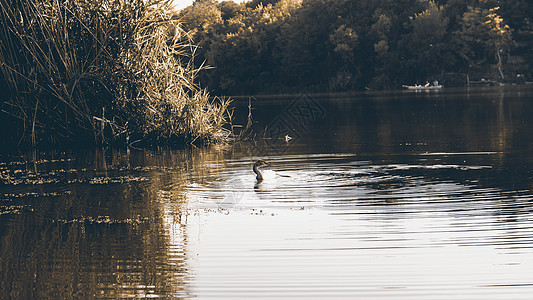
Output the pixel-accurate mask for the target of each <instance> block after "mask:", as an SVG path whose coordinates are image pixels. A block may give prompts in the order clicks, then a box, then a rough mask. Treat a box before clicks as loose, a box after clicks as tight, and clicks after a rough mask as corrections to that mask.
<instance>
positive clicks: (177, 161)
mask: <svg viewBox="0 0 533 300" xmlns="http://www.w3.org/2000/svg"><path fill="white" fill-rule="evenodd" d="M532 92H533V91H531V90H527V89H510V90H505V89H489V90H487V89H476V90H473V91H470V92H469V93H466V92H465V91H454V90H451V91H449V92H442V93H417V94H413V93H393V94H361V95H356V96H347V95H345V96H342V97H341V96H339V95H334V96H328V97H325V96H324V97H318V96H317V97H316V98H315V99H314V101H316V102H313V103H315V104H316V105H320V106H321V107H322V108H323V111H324V112H325V113H324V116H323V118H322V119H317V120H313V122H314V123H313V122H309V123H308V124H307V125H306V127H305V128H304V127H300V129H293V130H292V131H291V132H292V133H291V134H293V135H294V134H298V138H295V139H294V140H292V141H289V142H287V141H283V142H280V143H272V141H268V140H267V141H265V140H262V139H261V138H258V137H261V136H265V135H264V134H263V131H265V132H266V131H267V130H268V129H265V128H268V126H267V125H269V124H270V121H269V120H272V119H275V118H276V116H280V115H281V116H283V114H284V111H283V109H285V107H286V103H287V101H289V102H290V101H291V99H290V97H289V98H284V99H285V101H281V100H283V99H278V98H276V99H273V100H272V101H270V102H268V103H267V102H266V101H265V100H263V102H261V103H259V104H258V105H257V106H256V109H255V111H256V113H257V114H258V115H257V117H255V119H256V122H257V123H256V124H255V125H254V126H255V127H254V130H255V132H256V133H257V134H256V140H255V141H254V142H241V143H236V144H234V145H231V146H227V147H214V148H210V149H189V150H134V149H131V150H112V149H107V150H96V151H86V152H79V151H78V152H61V153H54V152H47V153H30V154H28V155H20V156H10V157H5V158H3V160H2V162H0V251H1V258H0V273H1V275H0V276H1V277H2V281H1V285H0V295H1V296H2V298H53V299H64V298H67V299H68V298H127V297H163V298H173V299H176V298H178V299H179V298H192V297H200V298H217V299H219V298H231V299H233V298H235V297H243V298H250V297H284V298H286V297H299V298H310V297H313V298H332V297H344V298H350V299H353V298H362V299H365V298H370V297H371V298H384V299H390V298H399V299H453V298H455V299H529V297H530V295H531V292H532V291H533V280H532V279H531V276H530V274H531V271H530V270H531V269H532V267H533V259H532V257H533V256H532V254H533V232H532V231H531V228H532V227H533V208H532V207H533V192H532V185H531V182H532V178H533V176H532V174H533V173H532V168H531V164H532V162H533V155H532V154H530V151H529V150H530V147H531V145H532V142H533V141H532V140H531V137H530V134H529V133H530V130H531V129H533V120H532V119H531V118H529V113H531V112H533V103H529V98H530V96H531V95H532ZM260 100H261V99H260ZM237 103H238V101H237ZM258 111H261V112H262V113H261V114H259V113H258ZM298 130H300V131H298ZM258 158H263V159H265V160H267V161H268V162H269V166H268V167H264V168H263V169H264V170H263V172H264V177H265V180H264V181H263V182H261V183H257V182H256V180H255V176H254V174H253V172H252V171H251V165H252V163H253V162H254V161H255V160H256V159H258Z"/></svg>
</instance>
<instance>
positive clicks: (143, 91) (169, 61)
mask: <svg viewBox="0 0 533 300" xmlns="http://www.w3.org/2000/svg"><path fill="white" fill-rule="evenodd" d="M0 8H1V11H0V36H1V39H2V41H3V43H2V45H1V46H0V47H1V48H0V62H1V65H0V71H1V73H2V75H3V78H4V81H5V82H6V84H7V86H8V88H9V89H10V97H9V100H8V101H6V102H5V103H4V105H3V107H2V109H3V110H4V111H5V112H7V113H8V114H10V115H11V116H14V117H16V119H18V120H20V122H19V124H21V127H20V128H22V130H23V133H22V135H23V138H31V142H32V144H34V145H35V144H36V143H37V142H39V141H40V140H44V141H46V142H55V141H62V142H66V141H72V140H77V141H87V140H93V141H96V142H113V141H117V140H119V139H120V140H122V141H126V140H127V139H128V138H134V139H143V140H151V141H158V142H174V141H177V142H186V143H187V142H192V141H209V140H213V139H216V138H217V137H218V134H219V132H220V130H221V128H222V125H223V123H224V115H225V109H226V107H227V102H226V101H218V103H214V102H211V101H209V100H208V98H209V95H208V94H207V93H206V92H205V91H204V90H202V89H200V88H199V87H198V86H197V85H196V83H195V80H196V76H197V73H198V71H199V70H198V68H196V67H195V66H194V63H193V54H194V51H195V49H196V48H195V47H194V46H193V45H192V44H191V43H190V40H189V38H188V35H187V34H186V33H185V32H184V31H183V29H182V28H181V27H180V23H179V22H178V21H177V20H175V19H173V18H172V15H171V14H170V13H169V12H170V10H169V2H168V1H163V0H151V1H144V0H119V1H116V0H98V1H94V0H76V1H66V0H45V1H32V0H29V1H28V0H15V1H11V0H10V1H7V0H0Z"/></svg>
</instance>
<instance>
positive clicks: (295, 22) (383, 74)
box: [179, 0, 533, 94]
mask: <svg viewBox="0 0 533 300" xmlns="http://www.w3.org/2000/svg"><path fill="white" fill-rule="evenodd" d="M200 3H206V4H204V5H199V4H200ZM532 7H533V5H532V4H530V3H529V2H528V1H526V0H507V1H500V0H467V1H464V0H404V1H394V0H376V1H365V0H303V1H299V0H278V1H259V0H254V1H249V2H247V3H244V4H235V3H233V2H228V1H224V2H221V3H216V2H215V1H211V0H197V1H196V2H195V3H194V4H193V5H192V6H191V7H188V8H186V9H184V10H183V11H181V12H180V13H179V15H180V18H183V19H185V20H190V21H189V22H185V24H186V26H188V27H187V28H188V29H190V30H192V31H193V38H194V40H195V41H197V42H198V43H199V45H200V47H201V49H200V50H199V52H198V53H199V54H200V56H201V57H202V58H203V59H205V61H206V62H207V64H208V65H210V66H213V67H214V68H213V69H211V70H209V71H208V72H206V73H205V74H206V75H205V77H202V80H203V81H205V82H207V83H208V86H210V88H212V89H214V90H215V91H216V92H218V93H235V94H244V93H258V92H259V93H277V92H291V91H301V90H302V89H305V90H310V91H323V90H351V89H363V88H367V87H370V88H375V89H383V88H398V87H400V86H401V85H402V84H406V83H415V82H425V81H432V80H442V79H444V78H446V74H447V73H453V74H457V73H463V74H470V75H472V76H474V77H475V76H482V74H483V72H485V73H487V74H485V75H486V76H487V77H490V76H491V74H490V72H489V69H490V67H491V66H497V67H498V68H499V73H500V76H499V77H503V76H502V75H501V74H503V70H511V71H512V72H517V71H516V70H518V69H516V70H514V71H513V68H517V64H516V63H514V65H512V66H511V65H509V63H508V61H512V59H509V58H508V57H511V56H512V55H513V54H515V53H516V54H517V55H520V56H521V57H524V58H527V57H530V56H532V55H531V54H530V53H526V52H527V51H526V50H525V49H526V47H525V46H521V47H522V48H521V49H523V50H522V53H520V52H519V51H518V50H519V49H520V48H519V47H518V46H517V45H518V44H517V43H515V41H520V45H530V46H533V38H532V37H533V31H532V27H533V26H532V25H531V24H533V21H532V20H531V16H532V14H531V12H532V11H533V10H532ZM197 10H198V11H197ZM193 11H194V12H193ZM217 11H218V12H217ZM204 15H205V16H206V17H202V16H204ZM207 16H218V17H216V18H214V17H207ZM198 23H201V24H202V26H198V25H197V24H198ZM198 28H201V29H198ZM201 61H203V60H201ZM523 69H526V70H527V69H529V67H523V68H522V69H521V70H522V71H523ZM500 79H501V78H500ZM444 84H446V83H444Z"/></svg>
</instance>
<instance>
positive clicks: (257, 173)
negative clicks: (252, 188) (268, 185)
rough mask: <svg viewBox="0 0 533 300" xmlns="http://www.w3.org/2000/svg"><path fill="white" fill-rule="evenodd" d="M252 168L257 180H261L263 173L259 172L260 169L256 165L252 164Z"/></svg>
mask: <svg viewBox="0 0 533 300" xmlns="http://www.w3.org/2000/svg"><path fill="white" fill-rule="evenodd" d="M253 170H254V173H255V174H256V175H257V176H256V178H257V180H258V181H262V180H263V175H262V174H261V171H260V170H259V168H258V167H257V166H256V165H254V167H253Z"/></svg>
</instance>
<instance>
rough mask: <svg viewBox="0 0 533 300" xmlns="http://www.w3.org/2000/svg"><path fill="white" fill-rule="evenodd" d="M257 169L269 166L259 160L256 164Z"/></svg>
mask: <svg viewBox="0 0 533 300" xmlns="http://www.w3.org/2000/svg"><path fill="white" fill-rule="evenodd" d="M254 166H255V167H262V166H268V163H267V162H266V161H264V160H262V159H259V160H258V161H256V162H255V163H254Z"/></svg>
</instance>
